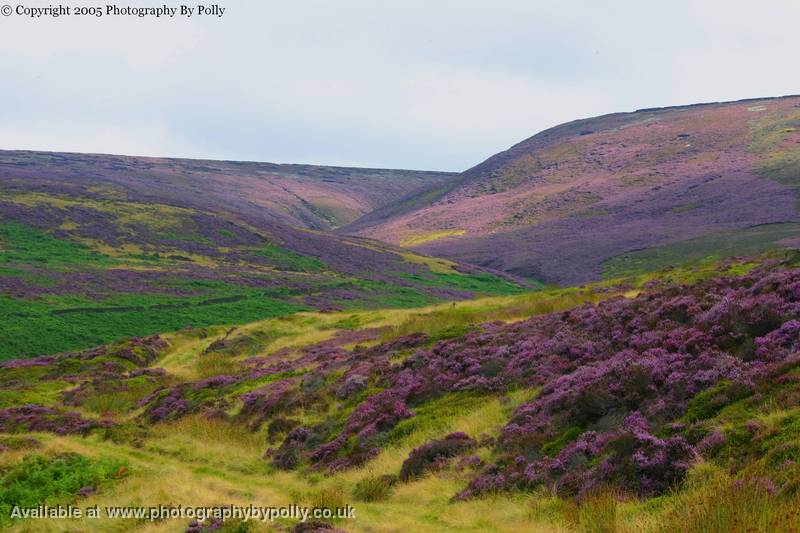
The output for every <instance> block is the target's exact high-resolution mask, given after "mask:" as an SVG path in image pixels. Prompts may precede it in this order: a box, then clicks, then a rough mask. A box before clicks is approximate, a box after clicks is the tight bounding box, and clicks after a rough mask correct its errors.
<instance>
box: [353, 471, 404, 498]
mask: <svg viewBox="0 0 800 533" xmlns="http://www.w3.org/2000/svg"><path fill="white" fill-rule="evenodd" d="M396 483H397V476H393V475H391V474H387V475H383V476H372V475H370V476H367V477H365V478H363V479H361V480H360V481H359V482H358V483H356V486H355V487H354V488H353V497H354V498H355V499H357V500H359V501H362V502H379V501H383V500H385V499H387V498H388V497H389V494H390V493H391V492H392V487H394V485H395V484H396Z"/></svg>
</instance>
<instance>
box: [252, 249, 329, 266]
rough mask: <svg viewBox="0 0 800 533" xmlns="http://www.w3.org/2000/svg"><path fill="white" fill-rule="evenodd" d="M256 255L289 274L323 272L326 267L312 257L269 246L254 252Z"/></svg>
mask: <svg viewBox="0 0 800 533" xmlns="http://www.w3.org/2000/svg"><path fill="white" fill-rule="evenodd" d="M256 255H258V256H261V257H266V258H267V259H268V260H269V262H270V264H272V265H273V266H274V267H275V268H277V269H278V270H287V271H290V272H318V271H320V270H325V269H326V268H327V265H326V264H325V263H323V262H322V261H320V260H319V259H316V258H314V257H309V256H307V255H300V254H298V253H295V252H293V251H291V250H289V249H287V248H283V247H281V246H276V245H274V244H269V245H267V246H265V247H264V248H261V249H260V250H258V251H257V252H256Z"/></svg>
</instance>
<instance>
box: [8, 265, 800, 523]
mask: <svg viewBox="0 0 800 533" xmlns="http://www.w3.org/2000/svg"><path fill="white" fill-rule="evenodd" d="M796 260H797V258H796V257H791V256H790V257H789V258H788V259H786V260H775V259H771V260H767V261H762V262H760V263H756V262H749V263H743V262H729V263H726V264H718V265H713V266H703V267H699V268H693V269H688V270H680V271H672V272H670V273H669V274H660V275H651V276H643V277H639V278H629V279H626V280H613V281H608V282H605V283H602V284H595V285H592V286H588V287H585V288H582V289H553V290H547V291H540V292H536V293H530V294H525V295H519V296H510V297H500V298H487V299H481V300H475V301H470V302H462V303H458V304H455V305H451V304H446V305H438V306H432V307H427V308H421V309H417V310H413V311H412V310H388V309H380V310H371V311H356V312H352V311H348V312H338V313H302V314H299V315H296V316H293V317H290V318H275V319H268V320H263V321H259V322H254V323H252V324H248V325H244V326H241V327H237V328H230V329H229V328H222V327H208V328H191V329H185V330H182V331H179V332H175V333H172V334H167V335H161V336H153V337H148V338H136V339H129V340H125V341H121V342H117V343H113V344H109V345H105V346H100V347H97V348H94V349H91V350H85V351H80V352H73V353H67V354H63V355H59V356H55V357H44V358H38V359H28V360H19V361H9V362H6V363H4V364H2V365H0V433H2V434H0V465H5V467H4V468H2V469H0V511H2V512H0V526H4V527H7V528H9V529H10V530H12V531H31V529H30V528H31V527H34V526H35V527H36V529H35V530H36V531H43V532H44V531H54V532H55V531H64V530H68V529H70V527H72V526H74V525H75V522H73V521H70V520H54V521H30V520H27V521H26V520H19V519H9V518H8V517H9V512H8V511H9V509H10V506H11V505H12V504H13V503H21V502H22V503H30V504H33V503H40V502H46V503H50V504H55V503H56V502H60V503H66V502H72V503H75V504H78V505H81V506H91V505H100V506H101V507H102V508H105V506H113V505H132V504H135V505H143V506H158V505H163V504H166V503H169V504H170V505H180V504H183V505H195V506H197V505H203V506H213V505H228V504H235V505H240V506H247V505H251V504H254V505H265V502H268V504H269V505H288V504H290V503H291V504H298V505H307V506H315V507H323V508H327V509H338V508H342V507H344V506H346V505H352V506H354V507H355V509H356V513H357V514H356V517H355V519H344V518H339V519H337V518H334V519H332V520H331V519H329V520H326V521H325V522H326V523H327V525H322V524H320V523H319V522H317V526H315V528H312V527H310V526H308V528H307V529H303V528H302V527H301V526H300V525H298V524H297V519H288V518H287V519H278V520H277V521H276V522H275V523H267V524H262V523H259V522H250V523H247V524H243V523H241V522H240V521H237V520H229V521H228V522H227V523H225V524H224V525H222V524H221V523H220V522H219V521H215V520H213V519H210V520H209V521H207V523H205V524H190V522H191V520H189V519H188V518H178V519H172V520H156V521H148V520H146V519H144V520H142V519H139V520H136V519H132V518H130V519H127V520H119V519H116V520H115V519H110V518H108V517H105V518H102V519H101V520H99V521H98V522H97V523H96V527H103V528H106V529H108V530H112V529H113V530H120V531H122V530H125V531H128V530H135V531H152V532H155V531H164V532H167V531H169V532H173V531H174V532H178V531H195V532H201V531H202V532H205V531H223V532H246V531H288V530H289V529H290V528H291V530H292V531H293V532H298V533H299V532H311V531H314V532H317V533H321V532H322V531H326V532H330V531H332V530H333V528H334V527H335V528H336V529H335V530H336V531H348V532H350V533H355V532H368V531H369V532H390V531H397V530H398V529H402V530H405V531H419V532H438V531H452V530H460V531H475V532H478V531H480V532H486V531H490V532H511V531H542V532H562V533H567V532H577V531H593V532H594V531H618V532H631V533H632V532H637V533H642V532H652V533H657V532H667V531H732V532H744V531H753V530H755V531H764V532H767V531H796V529H795V526H797V525H800V515H799V514H798V504H799V503H800V501H798V492H797V486H798V481H799V480H800V470H798V464H800V462H799V460H798V458H799V457H800V456H798V450H800V441H798V420H799V419H800V418H799V417H800V403H799V402H800V389H798V383H800V380H799V379H798V359H797V353H796V352H797V349H798V346H800V327H798V325H799V324H800V322H798V319H800V314H798V291H797V287H798V284H800V270H798V268H797V261H796ZM31 472H35V476H34V475H32V474H31ZM331 523H333V524H334V525H330V524H331ZM293 526H295V527H293ZM187 528H188V529H187Z"/></svg>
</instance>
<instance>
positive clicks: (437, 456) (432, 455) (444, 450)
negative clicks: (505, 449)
mask: <svg viewBox="0 0 800 533" xmlns="http://www.w3.org/2000/svg"><path fill="white" fill-rule="evenodd" d="M476 445H477V442H475V440H474V439H472V438H470V437H469V435H467V434H466V433H451V434H450V435H447V436H446V437H445V438H444V439H441V440H434V441H431V442H429V443H427V444H424V445H422V446H420V447H419V448H414V449H413V450H412V451H411V453H410V454H409V455H408V458H407V459H406V460H405V461H403V466H402V467H401V468H400V476H399V477H400V481H408V480H410V479H413V478H416V477H419V476H421V475H422V474H424V473H425V472H426V471H429V470H432V469H434V468H436V467H437V466H441V463H442V462H443V461H447V460H448V459H451V458H453V457H456V456H458V455H461V454H462V453H464V452H466V451H469V450H471V449H472V448H474V447H475V446H476Z"/></svg>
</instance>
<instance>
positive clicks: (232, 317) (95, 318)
mask: <svg viewBox="0 0 800 533" xmlns="http://www.w3.org/2000/svg"><path fill="white" fill-rule="evenodd" d="M241 296H242V299H239V300H236V301H218V302H217V303H206V302H207V301H208V300H206V299H204V298H198V297H191V298H177V297H163V296H156V295H120V296H117V297H116V298H114V299H111V300H110V301H106V302H102V303H98V302H91V301H86V300H85V299H80V298H74V297H73V298H69V297H57V298H56V297H53V298H51V299H49V300H36V301H29V300H17V299H13V298H8V297H0V360H4V359H13V358H17V357H28V356H33V355H39V354H51V353H59V352H64V351H69V350H77V349H83V348H89V347H92V346H97V345H99V344H106V343H108V342H111V341H114V340H117V339H120V338H123V337H133V336H144V335H151V334H154V333H162V332H167V331H175V330H178V329H181V328H183V327H185V326H186V325H192V326H194V327H203V326H210V325H217V324H244V323H247V322H253V321H255V320H258V319H262V318H268V317H276V316H284V315H289V314H292V313H295V312H298V311H301V310H303V307H301V306H299V305H296V304H292V303H288V302H285V301H282V300H279V299H276V298H270V297H266V296H263V295H258V294H251V295H247V294H245V295H241Z"/></svg>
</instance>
